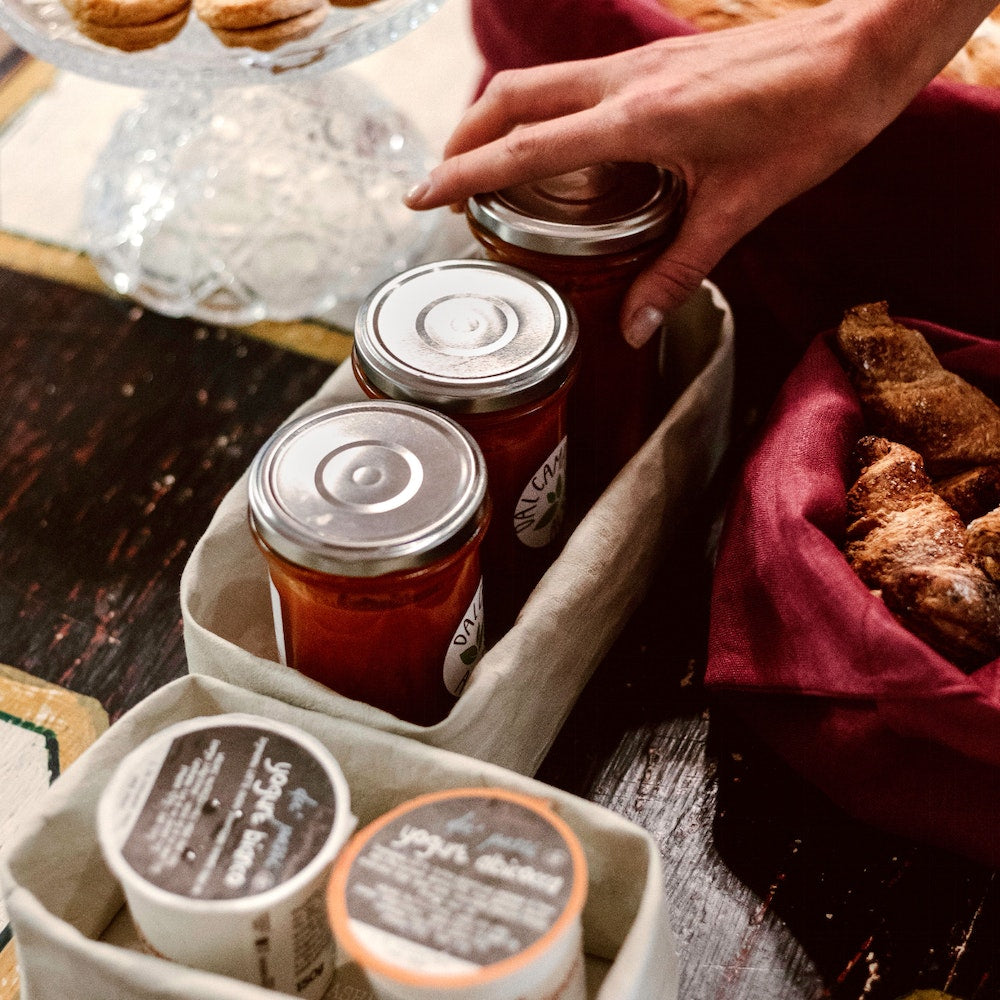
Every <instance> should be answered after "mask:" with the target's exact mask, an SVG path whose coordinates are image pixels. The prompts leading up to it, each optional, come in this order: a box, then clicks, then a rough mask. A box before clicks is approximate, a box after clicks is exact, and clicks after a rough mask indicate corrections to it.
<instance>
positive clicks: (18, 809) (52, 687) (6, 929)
mask: <svg viewBox="0 0 1000 1000" xmlns="http://www.w3.org/2000/svg"><path fill="white" fill-rule="evenodd" d="M107 728H108V716H107V713H106V712H105V711H104V709H103V708H102V707H101V705H100V704H99V703H98V702H97V701H96V700H95V699H93V698H88V697H86V696H84V695H80V694H76V693H74V692H73V691H69V690H67V689H66V688H63V687H59V686H58V685H56V684H49V683H48V682H46V681H40V680H38V679H37V678H35V677H32V676H31V675H30V674H26V673H24V672H23V671H21V670H15V669H14V668H13V667H8V666H5V665H3V664H0V788H2V789H3V794H2V795H0V845H3V844H6V843H8V842H9V840H10V839H11V837H12V836H13V835H14V834H15V833H16V831H17V830H18V829H19V827H20V824H21V823H22V822H23V821H24V817H25V816H26V815H27V813H28V812H29V811H30V810H31V809H32V808H33V807H34V806H35V805H36V804H37V802H38V800H39V799H40V798H41V796H42V795H43V794H44V792H45V791H46V789H47V788H48V787H49V785H50V784H51V783H52V782H53V781H55V779H56V778H57V777H59V775H60V774H62V773H63V772H64V771H65V770H66V769H67V768H68V767H69V766H70V765H71V764H72V763H73V761H75V760H76V759H77V757H79V756H80V754H82V753H83V751H84V750H86V749H87V747H89V746H90V744H91V743H93V742H94V740H96V739H97V737H98V736H100V734H101V733H103V732H104V730H105V729H107ZM15 946H16V942H15V941H14V940H13V938H12V935H11V931H10V926H9V924H8V922H7V911H6V908H5V907H4V906H3V902H2V901H0V1000H15V998H16V997H18V996H19V995H20V986H19V981H18V975H17V963H16V955H15Z"/></svg>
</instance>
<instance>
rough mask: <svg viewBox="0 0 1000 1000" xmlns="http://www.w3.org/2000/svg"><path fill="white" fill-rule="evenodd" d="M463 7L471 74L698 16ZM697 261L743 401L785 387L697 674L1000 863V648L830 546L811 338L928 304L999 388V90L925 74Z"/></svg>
mask: <svg viewBox="0 0 1000 1000" xmlns="http://www.w3.org/2000/svg"><path fill="white" fill-rule="evenodd" d="M472 16H473V29H474V31H475V34H476V38H477V41H478V44H479V46H480V49H481V51H482V53H483V55H484V57H485V60H486V70H485V74H484V77H483V82H484V83H485V82H486V81H487V80H488V79H489V78H490V77H491V76H492V75H493V74H494V73H496V72H497V71H499V70H503V69H511V68H517V67H524V66H532V65H537V64H540V63H546V62H558V61H564V60H569V59H582V58H589V57H594V56H600V55H607V54H610V53H613V52H618V51H622V50H625V49H628V48H631V47H634V46H637V45H641V44H644V43H646V42H650V41H653V40H655V39H657V38H662V37H668V36H675V35H682V34H691V33H694V32H695V30H696V29H695V28H694V27H693V26H692V25H690V24H688V23H686V22H684V21H683V20H681V19H679V18H677V17H674V16H672V15H670V14H669V13H668V12H667V10H666V9H665V7H664V5H663V4H661V3H660V0H472ZM817 58H822V53H817ZM789 141H790V142H795V141H797V137H796V136H795V135H791V136H790V137H789ZM806 141H807V140H806ZM711 277H712V280H713V281H714V282H715V283H716V284H717V285H718V286H719V288H720V289H721V290H722V292H723V294H724V295H725V296H726V299H727V300H728V302H729V303H730V305H731V307H732V310H733V315H734V319H735V329H736V362H737V368H736V379H737V381H736V391H737V404H738V405H737V409H738V412H739V413H742V414H745V415H747V419H748V420H752V419H753V417H752V414H753V413H754V412H767V411H768V409H769V408H770V406H771V403H772V401H773V400H774V399H775V396H776V395H777V394H778V393H779V390H783V391H781V395H780V401H779V402H778V403H777V405H776V408H775V409H774V410H773V411H772V413H773V416H772V418H771V422H770V424H769V425H768V431H767V434H766V435H765V436H764V438H763V439H762V441H761V444H760V447H759V449H758V450H757V451H756V452H755V454H754V455H753V457H752V458H751V460H750V462H749V464H748V465H747V467H746V471H745V473H744V478H743V481H742V483H741V491H740V494H739V496H738V497H737V499H736V502H735V505H734V507H733V508H732V512H731V514H730V518H729V521H728V526H727V530H726V533H725V543H724V545H723V548H722V551H721V558H720V562H719V565H718V570H717V580H716V590H715V595H714V599H713V606H712V625H711V651H710V658H709V664H708V675H707V682H708V684H709V685H710V686H711V687H712V688H713V689H714V690H716V691H718V692H720V693H722V692H725V696H726V698H727V699H728V700H730V701H731V702H733V704H736V705H738V706H739V707H740V708H741V709H743V711H744V714H745V715H746V717H747V719H748V720H750V722H751V724H752V725H754V726H755V727H756V729H757V730H758V731H759V732H760V733H761V734H762V735H763V736H764V737H765V738H766V739H767V740H768V741H769V742H770V743H771V744H772V745H773V746H774V747H775V748H776V749H777V750H778V751H779V752H780V753H781V754H782V755H783V756H784V757H785V758H786V759H787V760H788V761H789V762H790V763H791V764H792V765H793V766H794V767H796V768H797V769H798V770H799V771H801V772H802V773H803V774H805V775H807V776H808V777H809V778H810V779H811V780H812V781H814V782H815V783H816V784H817V785H818V786H819V787H820V788H822V789H824V790H825V791H826V793H827V794H828V795H829V796H830V797H831V798H832V799H833V800H834V801H836V802H838V803H839V804H840V805H841V806H843V807H844V808H845V809H847V810H848V811H850V812H852V813H853V814H855V815H856V816H858V817H861V818H863V819H865V820H866V821H869V822H871V823H873V824H876V825H879V826H882V827H884V828H886V829H889V830H892V831H895V832H901V833H905V834H907V835H910V836H913V837H915V838H918V839H923V840H927V841H930V842H933V843H936V844H940V845H944V846H946V847H948V848H951V849H954V850H956V851H959V852H961V853H964V854H966V855H968V856H971V857H973V858H976V859H977V860H981V861H984V862H986V863H988V864H993V865H998V864H1000V833H998V832H997V831H1000V676H998V665H997V664H995V663H994V664H990V665H989V666H987V667H983V668H982V669H980V670H979V671H977V672H976V673H975V674H973V675H972V676H966V675H964V674H962V673H961V672H960V671H958V670H957V669H956V668H955V667H953V666H952V665H951V664H949V663H947V662H945V661H944V660H943V659H941V658H940V657H939V656H937V655H936V654H934V653H933V652H932V651H930V650H929V649H928V648H927V647H926V646H924V645H923V644H922V643H921V642H920V641H919V640H917V639H915V638H914V637H912V636H911V635H909V634H908V633H907V632H905V630H903V629H902V628H901V627H900V626H899V625H897V623H896V622H895V621H894V619H893V618H892V617H891V615H889V613H888V611H887V610H886V609H885V607H884V606H882V605H881V603H880V602H879V601H877V600H876V599H875V598H874V597H872V595H871V594H869V593H868V591H867V589H866V588H865V587H864V586H863V584H861V583H860V581H858V580H857V579H856V578H855V577H854V575H853V574H852V573H851V571H850V569H849V567H848V566H847V564H846V562H845V561H844V559H843V557H842V556H841V554H840V552H839V550H838V543H839V540H840V537H841V535H842V532H843V524H842V521H843V511H844V496H843V494H844V491H845V481H846V478H847V476H848V469H847V456H848V452H849V448H850V446H851V444H853V440H852V439H853V438H854V436H855V435H856V434H857V431H858V430H859V428H860V426H861V418H860V413H859V411H858V409H857V404H856V402H855V399H854V396H853V393H852V392H851V391H850V389H849V386H848V384H847V382H846V379H845V377H844V375H843V373H842V372H841V371H840V368H839V366H838V365H837V363H836V361H835V360H834V358H833V356H832V354H831V353H830V350H829V348H828V346H827V344H826V342H825V341H824V340H823V339H822V338H821V339H820V340H816V341H814V338H815V337H816V334H817V332H818V331H821V330H827V329H830V328H832V327H834V326H835V325H836V324H837V323H838V322H839V320H840V318H841V316H842V315H843V313H844V311H845V310H846V309H848V308H849V307H851V306H854V305H857V304H860V303H863V302H870V301H878V300H883V299H884V300H886V301H887V302H888V303H889V308H890V310H891V311H892V312H893V313H894V314H895V315H899V316H918V317H923V318H925V319H928V320H931V321H933V322H934V323H937V324H940V325H941V328H940V329H939V328H932V327H928V326H926V325H925V326H924V327H923V328H925V329H927V330H928V331H929V332H931V331H933V332H934V334H935V345H936V346H941V347H942V349H944V350H946V351H947V360H948V363H949V366H952V367H954V369H955V370H956V371H960V372H962V373H963V374H966V375H973V374H974V375H975V379H974V380H979V381H980V384H984V383H985V382H986V381H989V382H990V385H989V386H986V387H987V388H991V389H992V394H993V396H994V398H1000V354H998V350H1000V348H998V347H996V346H995V345H993V344H991V343H990V339H991V338H992V339H997V340H1000V91H995V90H989V89H986V88H979V87H972V86H968V85H965V84H958V83H951V82H945V81H942V80H935V81H934V82H933V83H931V84H930V85H929V86H928V87H926V88H925V89H924V91H922V92H921V93H920V94H919V95H918V96H917V98H916V99H915V100H914V101H913V102H912V104H911V105H910V106H909V107H908V108H907V109H906V110H905V111H904V112H903V113H902V114H901V115H900V116H899V117H898V118H897V119H896V120H895V121H894V122H893V123H892V124H891V125H889V126H888V128H886V129H885V130H884V131H883V132H882V133H881V134H880V135H879V136H878V137H877V138H876V139H875V140H874V141H873V142H872V143H871V144H869V146H867V147H866V148H865V149H864V150H862V151H861V152H860V153H859V154H857V155H856V156H855V157H854V158H853V159H852V160H851V161H850V162H849V163H847V164H846V165H845V166H844V167H842V168H841V169H840V170H839V171H837V172H836V173H835V174H833V175H832V176H831V177H830V178H828V179H827V180H826V181H824V182H823V183H822V184H820V185H818V186H817V187H815V188H813V189H812V190H811V191H808V192H806V193H805V194H803V195H801V196H800V197H798V198H796V199H795V200H793V201H792V202H790V203H789V204H788V205H786V206H784V207H783V208H781V209H779V210H778V211H777V212H775V213H774V214H773V215H771V216H770V217H769V218H768V219H767V220H766V221H765V222H763V223H762V224H761V225H760V226H758V227H757V228H756V229H755V230H754V231H753V232H752V233H750V234H749V235H748V236H746V237H745V238H744V239H743V240H741V241H740V242H739V243H738V244H737V245H736V246H735V247H734V248H733V249H732V251H731V252H730V253H729V254H728V255H727V256H726V257H725V258H724V259H723V261H722V262H721V263H720V265H719V266H718V268H717V269H716V270H715V272H714V273H713V274H712V275H711ZM944 328H951V329H952V330H962V331H965V333H966V334H968V335H970V336H962V335H960V334H957V333H949V332H947V330H946V329H944ZM976 338H982V339H976ZM793 370H794V371H793ZM786 380H787V381H786Z"/></svg>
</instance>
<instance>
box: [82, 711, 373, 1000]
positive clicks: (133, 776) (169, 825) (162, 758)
mask: <svg viewBox="0 0 1000 1000" xmlns="http://www.w3.org/2000/svg"><path fill="white" fill-rule="evenodd" d="M355 823H356V820H355V818H354V816H352V815H351V811H350V793H349V790H348V787H347V782H346V780H345V778H344V775H343V773H342V771H341V769H340V766H339V765H338V763H337V761H336V760H335V759H334V757H333V756H332V755H331V754H330V753H329V751H328V750H327V749H326V748H325V747H324V746H323V744H322V743H320V742H319V740H317V739H315V738H314V737H312V736H310V735H309V734H308V733H305V732H302V731H301V730H299V729H297V728H296V727H294V726H289V725H285V724H283V723H279V722H276V721H274V720H272V719H266V718H262V717H258V716H255V715H248V714H243V713H232V714H226V715H215V716H207V717H201V718H195V719H188V720H184V721H182V722H179V723H176V724H174V725H172V726H169V727H168V728H166V729H164V730H162V731H161V732H159V733H157V734H156V735H155V736H153V737H151V738H150V739H148V740H146V741H145V742H144V743H142V744H141V745H140V746H138V747H137V748H136V749H134V750H133V751H132V752H131V753H129V754H128V755H127V756H126V757H125V758H123V760H122V761H121V763H120V764H119V766H118V767H117V768H116V770H115V772H114V774H113V776H112V778H111V780H110V782H109V783H108V785H107V787H106V788H105V790H104V792H103V793H102V795H101V798H100V802H99V804H98V811H97V834H98V840H99V842H100V845H101V849H102V851H103V853H104V856H105V859H106V861H107V863H108V866H109V867H110V869H111V871H112V872H113V873H114V875H115V876H116V877H117V878H118V880H119V881H120V882H121V884H122V887H123V889H124V891H125V898H126V900H127V902H128V905H129V910H130V911H131V915H132V919H133V922H134V923H135V926H136V930H137V931H138V933H139V935H140V937H141V938H142V940H143V944H144V945H145V946H146V947H147V950H149V951H150V952H152V953H154V954H157V955H159V956H161V957H163V958H167V959H170V960H172V961H176V962H179V963H181V964H183V965H187V966H191V967H193V968H198V969H203V970H206V971H209V972H217V973H221V974H223V975H226V976H231V977H233V978H235V979H240V980H244V981H246V982H249V983H254V984H257V985H260V986H264V987H267V988H269V989H273V990H277V991H279V992H282V993H288V994H290V995H292V996H296V997H303V998H306V1000H318V998H319V997H321V996H322V995H323V993H324V991H325V989H326V987H327V985H328V984H329V982H330V979H331V977H332V975H333V972H334V958H335V954H334V952H335V946H334V942H333V938H332V935H331V933H330V928H329V923H328V922H327V918H326V913H325V909H324V904H323V895H324V892H325V889H326V885H327V881H328V878H329V871H330V867H331V865H332V864H333V861H334V859H335V857H336V856H337V853H338V852H339V851H340V849H341V848H342V846H343V845H344V843H345V841H346V840H347V839H348V837H349V836H350V835H351V833H352V831H353V829H354V826H355Z"/></svg>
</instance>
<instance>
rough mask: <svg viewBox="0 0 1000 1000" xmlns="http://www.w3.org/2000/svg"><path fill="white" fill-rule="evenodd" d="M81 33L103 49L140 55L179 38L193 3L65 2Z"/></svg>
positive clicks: (148, 0) (170, 0) (150, 0)
mask: <svg viewBox="0 0 1000 1000" xmlns="http://www.w3.org/2000/svg"><path fill="white" fill-rule="evenodd" d="M63 3H64V4H65V6H66V9H67V10H68V11H69V12H70V14H72V15H73V20H74V22H75V23H76V26H77V28H78V29H79V31H80V33H81V34H83V35H86V36H87V37H88V38H90V39H93V41H95V42H98V43H99V44H101V45H109V46H111V47H113V48H116V49H123V50H124V51H125V52H138V51H140V50H141V49H151V48H153V47H154V46H156V45H162V44H163V43H164V42H169V41H170V40H171V39H172V38H174V37H176V36H177V34H178V33H179V32H180V30H181V28H183V27H184V24H185V23H186V21H187V19H188V13H189V12H190V10H191V0H63Z"/></svg>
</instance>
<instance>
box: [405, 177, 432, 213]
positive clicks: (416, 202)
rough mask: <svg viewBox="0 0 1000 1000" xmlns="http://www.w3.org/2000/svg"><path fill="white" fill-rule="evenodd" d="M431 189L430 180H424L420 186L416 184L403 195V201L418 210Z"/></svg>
mask: <svg viewBox="0 0 1000 1000" xmlns="http://www.w3.org/2000/svg"><path fill="white" fill-rule="evenodd" d="M430 189H431V182H430V181H428V180H422V181H420V182H419V183H418V184H414V185H413V187H411V188H410V190H409V191H407V192H406V194H405V195H403V201H404V202H405V203H406V204H407V205H408V206H409V207H410V208H418V207H419V206H420V202H421V201H423V199H424V195H426V194H427V192H428V191H430Z"/></svg>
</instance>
